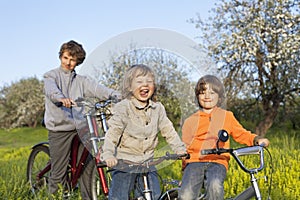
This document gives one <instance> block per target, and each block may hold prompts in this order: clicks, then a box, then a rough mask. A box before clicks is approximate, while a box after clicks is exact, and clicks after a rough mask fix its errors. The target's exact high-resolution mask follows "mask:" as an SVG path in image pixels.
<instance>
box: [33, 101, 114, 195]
mask: <svg viewBox="0 0 300 200" xmlns="http://www.w3.org/2000/svg"><path fill="white" fill-rule="evenodd" d="M110 103H111V100H107V101H106V102H105V103H96V105H95V109H96V110H97V111H99V112H98V114H99V115H97V116H96V114H91V112H88V113H86V114H85V118H86V121H87V125H88V126H87V128H88V130H84V131H85V132H86V131H88V132H89V134H90V136H91V137H90V144H91V147H92V150H93V152H94V153H95V154H94V155H95V156H94V159H93V160H94V162H95V166H96V170H97V172H98V175H99V182H100V186H101V189H102V194H104V195H105V196H106V197H107V196H108V193H109V189H108V183H107V178H106V175H105V171H104V166H103V164H102V162H101V161H100V152H99V150H98V145H97V142H98V141H101V140H103V139H104V138H100V137H99V130H98V124H97V119H96V118H97V117H100V120H101V125H102V130H103V132H104V134H105V133H106V131H107V129H108V127H107V124H106V113H105V109H104V108H105V107H106V106H107V105H108V104H110ZM80 143H81V141H80V138H79V136H78V134H77V135H76V136H74V138H73V140H72V145H71V152H70V161H69V168H68V170H69V171H68V172H67V173H69V175H68V176H67V182H68V184H69V186H70V188H72V189H74V188H76V186H77V183H78V180H79V178H80V176H81V174H82V172H83V169H84V164H85V163H86V161H87V159H88V157H89V155H90V152H89V150H88V149H87V147H84V148H83V150H82V152H81V153H80V155H79V144H80ZM40 146H44V147H46V148H49V143H48V142H43V143H39V144H36V145H34V146H33V147H32V152H34V150H35V149H38V148H39V147H40ZM79 156H80V157H79ZM33 159H34V158H33ZM28 166H29V165H28ZM50 170H51V162H50V160H49V161H48V163H47V164H46V166H45V167H44V168H43V169H42V170H39V172H38V174H36V177H35V179H36V180H37V181H39V180H42V179H43V178H44V177H47V176H46V174H47V173H49V172H50ZM27 171H28V170H27ZM30 171H31V170H30ZM28 174H29V173H28V172H27V175H28ZM35 184H37V185H35ZM38 185H39V183H38V182H37V183H34V185H32V187H33V188H32V191H35V189H37V188H35V187H36V186H38ZM97 185H98V184H97Z"/></svg>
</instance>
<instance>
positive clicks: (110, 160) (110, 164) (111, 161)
mask: <svg viewBox="0 0 300 200" xmlns="http://www.w3.org/2000/svg"><path fill="white" fill-rule="evenodd" d="M105 163H106V165H107V166H108V167H113V166H115V165H116V164H117V163H118V160H117V159H116V158H115V157H112V158H108V159H106V160H105Z"/></svg>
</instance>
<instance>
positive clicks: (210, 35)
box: [191, 0, 300, 134]
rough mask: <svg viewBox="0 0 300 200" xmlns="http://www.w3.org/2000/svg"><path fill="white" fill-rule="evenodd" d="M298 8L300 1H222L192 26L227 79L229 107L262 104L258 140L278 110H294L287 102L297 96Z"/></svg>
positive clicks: (225, 79) (299, 43) (299, 45)
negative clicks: (237, 102) (236, 101)
mask: <svg viewBox="0 0 300 200" xmlns="http://www.w3.org/2000/svg"><path fill="white" fill-rule="evenodd" d="M299 7H300V2H299V0H294V1H290V0H279V1H278V0H252V1H247V0H239V1H232V0H220V1H218V4H217V5H216V7H215V8H213V9H212V16H211V18H210V19H209V20H206V21H203V20H201V18H200V16H198V18H197V19H192V20H191V22H192V23H194V24H195V25H196V27H197V28H199V30H200V31H201V32H200V34H201V35H200V37H201V38H202V39H203V47H204V48H205V49H206V50H207V52H208V53H209V54H210V55H211V56H212V57H213V59H214V60H215V61H216V62H217V64H218V66H219V69H220V72H221V73H222V74H224V77H225V78H224V82H225V85H226V87H227V91H228V93H227V95H228V97H229V101H232V98H231V97H233V98H248V97H251V99H254V100H257V101H259V103H260V106H261V110H262V112H261V113H262V115H261V117H262V119H261V121H260V123H259V124H258V125H257V128H256V129H257V130H256V132H257V133H259V134H265V133H266V131H267V130H268V129H269V128H270V127H271V125H272V124H273V122H274V119H275V117H276V115H277V112H278V109H279V107H280V105H282V104H289V105H290V106H291V108H292V105H293V103H288V102H294V100H295V98H296V97H298V96H299V92H300V85H299V84H300V83H299V79H300V77H299V76H300V73H299V65H300V63H299V62H300V57H299V55H300V34H299V31H300V26H299V22H300V15H299ZM249 103H250V104H248V105H252V106H256V105H255V103H253V102H249Z"/></svg>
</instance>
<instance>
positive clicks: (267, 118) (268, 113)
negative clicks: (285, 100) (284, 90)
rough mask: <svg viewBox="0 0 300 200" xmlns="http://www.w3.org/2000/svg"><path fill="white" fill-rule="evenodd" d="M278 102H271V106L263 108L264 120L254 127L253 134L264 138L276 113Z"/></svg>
mask: <svg viewBox="0 0 300 200" xmlns="http://www.w3.org/2000/svg"><path fill="white" fill-rule="evenodd" d="M279 104H280V101H279V100H278V99H277V100H276V101H273V104H272V105H270V104H269V105H268V106H266V105H265V106H264V108H265V109H264V111H265V114H264V119H263V120H262V121H261V122H260V123H259V124H258V125H257V126H256V129H255V132H256V134H257V135H259V136H265V135H266V133H267V131H268V129H269V128H271V126H272V125H273V122H274V120H275V118H276V116H277V113H278V107H279Z"/></svg>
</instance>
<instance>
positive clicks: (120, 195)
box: [108, 170, 161, 200]
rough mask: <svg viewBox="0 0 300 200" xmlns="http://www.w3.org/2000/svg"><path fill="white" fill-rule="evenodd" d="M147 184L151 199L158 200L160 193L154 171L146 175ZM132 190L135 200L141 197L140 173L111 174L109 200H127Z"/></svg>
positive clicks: (116, 172)
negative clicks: (150, 191)
mask: <svg viewBox="0 0 300 200" xmlns="http://www.w3.org/2000/svg"><path fill="white" fill-rule="evenodd" d="M148 184H149V187H150V190H152V198H153V199H158V198H159V196H160V193H161V191H160V183H159V180H158V177H157V173H156V171H152V172H149V173H148ZM133 190H134V197H135V198H137V197H141V196H143V190H144V183H143V177H142V174H141V173H131V172H122V171H119V170H115V171H113V172H112V182H111V186H110V189H109V195H108V199H109V200H127V199H129V196H130V193H131V192H132V191H133Z"/></svg>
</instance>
